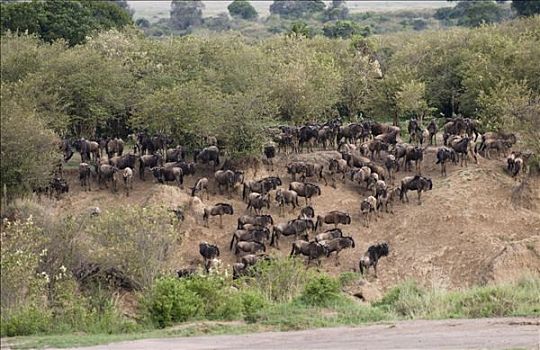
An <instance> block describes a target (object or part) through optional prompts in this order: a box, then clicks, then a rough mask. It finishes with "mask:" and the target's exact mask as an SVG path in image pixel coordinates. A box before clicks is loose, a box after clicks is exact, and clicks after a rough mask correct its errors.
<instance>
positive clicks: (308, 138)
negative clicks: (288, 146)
mask: <svg viewBox="0 0 540 350" xmlns="http://www.w3.org/2000/svg"><path fill="white" fill-rule="evenodd" d="M318 136H319V132H318V130H317V128H316V127H315V126H311V125H305V126H302V127H301V128H300V129H299V130H298V146H299V150H300V152H302V151H303V148H304V145H305V144H307V149H308V152H313V145H314V144H315V142H316V141H317V137H318Z"/></svg>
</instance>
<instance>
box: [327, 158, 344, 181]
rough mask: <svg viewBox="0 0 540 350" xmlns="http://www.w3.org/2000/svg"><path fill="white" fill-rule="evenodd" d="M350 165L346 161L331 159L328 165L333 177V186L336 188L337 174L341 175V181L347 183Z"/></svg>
mask: <svg viewBox="0 0 540 350" xmlns="http://www.w3.org/2000/svg"><path fill="white" fill-rule="evenodd" d="M347 169H348V165H347V161H346V160H345V159H330V161H329V164H328V170H329V171H330V176H331V177H332V182H333V186H334V187H335V186H336V179H335V174H337V173H341V175H342V176H341V180H342V181H345V174H346V173H347Z"/></svg>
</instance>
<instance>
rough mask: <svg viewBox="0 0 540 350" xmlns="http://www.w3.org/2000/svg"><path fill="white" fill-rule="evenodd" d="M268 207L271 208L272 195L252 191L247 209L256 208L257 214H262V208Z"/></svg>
mask: <svg viewBox="0 0 540 350" xmlns="http://www.w3.org/2000/svg"><path fill="white" fill-rule="evenodd" d="M264 207H266V208H267V209H270V195H269V194H268V193H267V194H260V193H257V192H252V193H250V194H249V196H248V205H247V207H246V210H251V209H253V210H255V214H257V215H260V214H261V210H262V208H264Z"/></svg>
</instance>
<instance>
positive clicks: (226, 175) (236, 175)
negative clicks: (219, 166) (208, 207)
mask: <svg viewBox="0 0 540 350" xmlns="http://www.w3.org/2000/svg"><path fill="white" fill-rule="evenodd" d="M214 178H215V180H216V184H217V188H218V191H219V193H220V194H221V188H222V187H223V186H225V189H226V191H227V194H228V195H229V197H230V196H231V192H232V190H233V189H234V187H235V186H236V185H237V184H242V183H244V173H243V172H242V171H232V170H218V171H216V172H215V174H214Z"/></svg>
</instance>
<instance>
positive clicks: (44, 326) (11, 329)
mask: <svg viewBox="0 0 540 350" xmlns="http://www.w3.org/2000/svg"><path fill="white" fill-rule="evenodd" d="M52 324H53V315H52V312H51V311H50V310H48V309H43V308H38V307H36V306H25V307H22V308H19V309H17V310H16V311H14V312H9V313H7V314H6V313H5V312H2V322H0V325H1V326H0V329H1V331H0V334H1V336H2V337H13V336H19V335H31V334H39V333H48V332H50V330H51V328H52Z"/></svg>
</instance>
